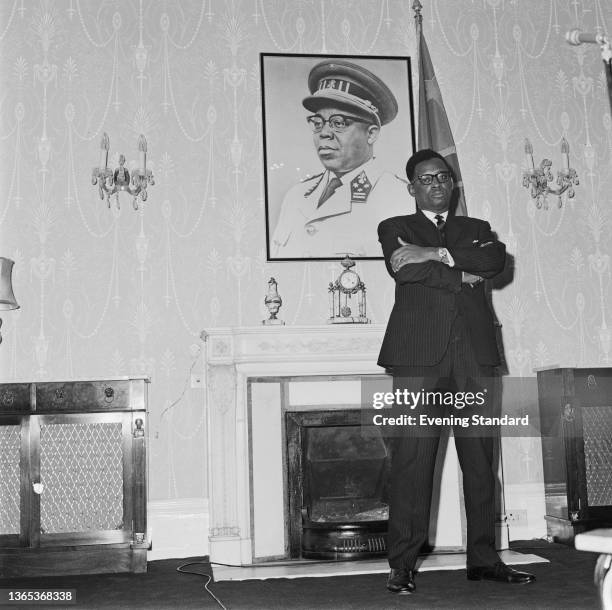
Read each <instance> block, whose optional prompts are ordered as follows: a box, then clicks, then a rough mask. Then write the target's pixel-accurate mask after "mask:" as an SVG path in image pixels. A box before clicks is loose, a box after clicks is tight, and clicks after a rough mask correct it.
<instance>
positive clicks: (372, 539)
mask: <svg viewBox="0 0 612 610" xmlns="http://www.w3.org/2000/svg"><path fill="white" fill-rule="evenodd" d="M286 425H287V428H286V430H287V457H288V473H287V474H288V476H287V480H288V482H289V485H288V488H289V513H290V519H289V546H290V555H291V557H292V558H299V557H303V558H308V559H342V560H346V559H362V558H363V559H365V558H370V557H379V556H384V555H385V554H386V532H387V521H388V516H389V507H388V502H387V497H388V481H389V468H390V458H389V453H388V451H387V447H386V445H385V442H384V440H383V438H382V437H381V435H380V433H379V430H378V429H377V428H376V427H374V426H373V427H372V429H371V430H368V433H367V434H364V430H363V428H362V425H361V421H360V413H359V410H355V409H351V410H341V411H309V412H290V413H287V415H286Z"/></svg>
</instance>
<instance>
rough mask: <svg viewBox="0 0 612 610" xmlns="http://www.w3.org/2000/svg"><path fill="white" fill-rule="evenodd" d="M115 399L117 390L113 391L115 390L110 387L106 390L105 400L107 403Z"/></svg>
mask: <svg viewBox="0 0 612 610" xmlns="http://www.w3.org/2000/svg"><path fill="white" fill-rule="evenodd" d="M114 398H115V390H113V388H111V387H110V386H108V387H106V388H104V400H106V402H113V400H114Z"/></svg>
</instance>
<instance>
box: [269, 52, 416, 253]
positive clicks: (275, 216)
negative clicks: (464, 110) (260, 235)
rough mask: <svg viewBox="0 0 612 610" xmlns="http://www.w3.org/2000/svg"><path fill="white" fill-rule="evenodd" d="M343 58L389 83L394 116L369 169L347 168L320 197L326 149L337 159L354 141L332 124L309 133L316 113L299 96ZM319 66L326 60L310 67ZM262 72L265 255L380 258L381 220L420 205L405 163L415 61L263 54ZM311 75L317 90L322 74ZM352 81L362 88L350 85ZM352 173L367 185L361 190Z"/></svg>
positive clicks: (328, 172) (326, 174) (329, 172)
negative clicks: (326, 196)
mask: <svg viewBox="0 0 612 610" xmlns="http://www.w3.org/2000/svg"><path fill="white" fill-rule="evenodd" d="M347 62H348V63H349V64H351V65H353V66H358V68H356V70H357V78H359V77H360V70H361V69H365V71H368V72H370V73H371V74H373V75H375V79H374V80H376V78H378V79H380V80H381V81H382V82H383V83H384V85H386V87H387V88H388V90H390V91H391V93H392V96H393V97H394V98H395V100H396V103H397V114H396V115H395V116H394V117H393V119H392V120H391V121H390V122H389V123H386V124H385V123H383V124H382V125H380V126H379V130H378V134H377V137H376V141H375V142H374V143H373V145H372V148H373V155H372V159H371V162H370V164H369V166H367V167H366V166H365V165H364V166H363V168H365V170H362V169H361V166H359V167H358V168H357V169H354V170H351V171H349V172H346V174H344V175H342V177H341V180H342V185H341V187H340V189H338V191H337V192H334V193H333V195H334V196H333V197H332V198H331V199H328V200H325V201H323V203H318V202H320V201H321V200H322V199H323V198H324V196H322V195H321V196H320V193H319V191H321V190H323V188H324V184H323V183H324V182H327V181H329V180H330V177H333V175H334V173H333V169H330V168H329V167H326V165H325V163H326V162H327V161H326V159H325V157H324V154H323V152H325V150H324V149H326V148H329V149H331V148H333V149H334V150H333V154H334V155H336V156H338V155H341V154H344V153H343V152H342V150H341V149H342V147H343V146H344V150H346V149H347V148H349V147H347V146H346V143H344V144H342V143H341V142H340V140H341V137H340V136H344V135H345V134H335V135H334V134H333V133H332V130H331V126H330V125H329V124H327V123H326V124H324V126H323V129H322V131H321V132H320V134H315V133H313V131H312V128H311V127H309V124H308V122H307V117H308V116H309V115H312V114H313V112H312V111H309V110H307V109H306V108H305V107H304V105H303V101H304V99H305V98H307V97H309V96H312V94H313V91H311V90H310V88H309V75H311V73H312V74H317V75H320V74H322V75H323V78H325V79H333V76H334V70H335V69H336V67H337V66H338V65H340V66H345V65H346V63H347ZM316 66H322V67H319V68H317V71H313V68H315V67H316ZM260 75H261V96H262V97H261V107H262V131H263V133H262V136H263V159H264V193H265V222H266V256H267V260H268V261H300V260H303V261H306V260H339V259H342V258H343V257H344V256H345V255H346V254H349V255H351V258H353V259H357V260H360V259H363V260H380V259H382V258H383V257H382V250H381V248H380V245H379V244H378V239H377V225H378V222H380V221H381V220H383V219H385V218H388V217H391V216H396V215H399V214H410V213H413V212H414V211H415V207H414V200H413V199H412V198H411V197H410V195H409V194H408V192H407V188H406V186H407V179H406V175H405V163H406V161H407V160H408V158H409V157H410V156H411V155H412V154H413V152H414V151H415V150H416V144H415V120H414V103H413V89H412V67H411V58H410V57H408V56H356V55H315V54H286V53H260ZM311 80H312V81H313V82H311V83H310V85H311V87H315V90H316V87H317V83H316V80H317V79H316V78H314V77H313V79H311ZM334 83H335V81H334ZM334 83H332V84H331V86H334ZM357 84H359V81H358V82H357ZM323 86H330V83H329V80H325V82H323V81H320V83H319V87H323ZM337 86H339V87H342V86H343V85H337ZM348 86H350V87H351V88H352V89H351V91H355V90H356V89H355V88H354V86H353V83H349V85H347V86H346V88H348ZM383 87H384V86H383ZM373 90H374V91H375V92H377V91H378V90H377V89H373ZM366 91H367V90H366ZM359 93H360V95H362V96H363V95H364V94H363V93H362V92H359ZM375 95H376V93H375ZM374 102H376V103H378V102H377V100H376V99H374ZM366 103H368V104H370V103H371V102H370V100H366ZM336 106H337V107H338V108H339V110H340V111H341V112H343V113H345V114H347V115H348V116H349V122H350V117H351V116H352V115H353V113H352V112H351V111H350V108H349V110H348V112H346V111H345V107H344V106H342V105H338V104H336ZM330 107H331V106H330ZM321 112H323V113H325V109H321ZM315 114H317V113H315ZM357 120H358V119H357ZM362 122H365V121H362ZM327 127H329V128H327ZM349 130H350V127H349V128H347V132H348V131H349ZM323 134H325V137H326V143H325V144H324V146H321V145H317V140H318V141H319V142H320V140H321V139H322V138H318V137H315V136H317V135H321V136H323ZM363 171H365V174H364V173H362V172H363ZM364 177H365V180H364ZM355 180H357V181H361V182H362V183H363V184H364V189H361V191H360V190H359V188H357V187H358V185H357V182H355ZM364 192H365V195H364ZM364 197H365V198H364ZM326 205H327V208H326V207H325V206H326ZM368 206H369V207H368ZM315 210H316V211H315ZM313 215H314V216H316V218H315V219H314V220H313V218H312V217H313Z"/></svg>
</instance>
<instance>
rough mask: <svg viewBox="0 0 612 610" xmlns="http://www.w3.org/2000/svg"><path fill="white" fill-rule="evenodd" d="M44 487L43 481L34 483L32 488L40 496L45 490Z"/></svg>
mask: <svg viewBox="0 0 612 610" xmlns="http://www.w3.org/2000/svg"><path fill="white" fill-rule="evenodd" d="M44 488H45V487H44V485H43V484H42V483H32V489H33V490H34V493H35V494H37V495H39V496H40V494H41V493H42V492H43V490H44Z"/></svg>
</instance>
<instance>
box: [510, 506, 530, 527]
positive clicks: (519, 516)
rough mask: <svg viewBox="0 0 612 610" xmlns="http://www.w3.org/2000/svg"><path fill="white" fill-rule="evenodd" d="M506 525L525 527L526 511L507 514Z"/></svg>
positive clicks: (516, 510)
mask: <svg viewBox="0 0 612 610" xmlns="http://www.w3.org/2000/svg"><path fill="white" fill-rule="evenodd" d="M507 517H508V523H511V524H513V525H527V510H526V509H523V508H519V509H515V510H509V511H508V512H507Z"/></svg>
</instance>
